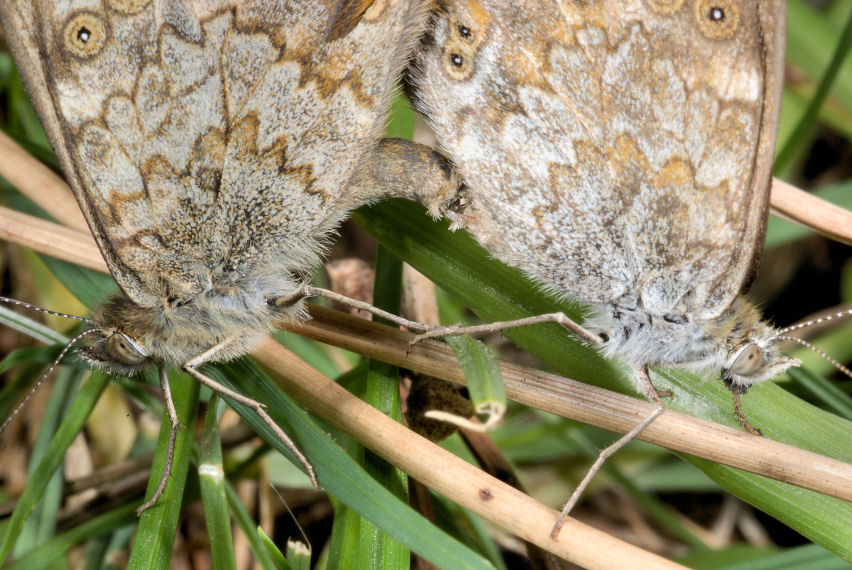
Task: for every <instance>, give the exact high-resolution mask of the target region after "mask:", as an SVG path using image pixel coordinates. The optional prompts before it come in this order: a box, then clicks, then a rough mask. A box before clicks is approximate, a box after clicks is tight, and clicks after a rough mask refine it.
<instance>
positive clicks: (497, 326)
mask: <svg viewBox="0 0 852 570" xmlns="http://www.w3.org/2000/svg"><path fill="white" fill-rule="evenodd" d="M549 322H554V323H559V324H560V325H562V326H564V327H565V328H567V329H568V330H569V331H571V332H572V333H574V334H575V335H576V336H577V337H579V338H580V339H581V340H584V341H586V342H588V343H589V344H591V345H594V346H597V345H599V344H600V343H601V338H600V337H599V336H598V335H596V334H595V333H593V332H591V331H589V330H586V329H585V328H583V327H582V326H580V325H578V324H577V323H575V322H574V321H573V320H571V319H570V318H569V317H567V316H566V315H565V313H548V314H546V315H536V316H534V317H526V318H523V319H516V320H513V321H499V322H495V323H488V324H485V325H473V326H469V327H464V326H460V325H449V326H446V327H435V328H432V329H431V330H428V331H426V332H424V333H421V334H418V335H417V336H415V337H414V339H413V340H412V341H411V344H416V343H418V342H420V341H421V340H425V339H427V338H436V337H441V336H448V335H457V334H480V333H486V332H496V331H501V330H504V329H511V328H516V327H525V326H528V325H536V324H538V323H549Z"/></svg>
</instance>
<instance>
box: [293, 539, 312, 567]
mask: <svg viewBox="0 0 852 570" xmlns="http://www.w3.org/2000/svg"><path fill="white" fill-rule="evenodd" d="M287 562H289V563H290V568H292V569H293V570H310V569H311V552H310V550H308V547H307V546H305V543H304V542H300V541H298V540H293V539H290V540H288V541H287Z"/></svg>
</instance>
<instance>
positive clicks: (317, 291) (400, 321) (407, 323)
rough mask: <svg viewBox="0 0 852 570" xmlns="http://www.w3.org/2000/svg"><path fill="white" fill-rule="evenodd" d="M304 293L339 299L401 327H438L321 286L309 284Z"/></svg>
mask: <svg viewBox="0 0 852 570" xmlns="http://www.w3.org/2000/svg"><path fill="white" fill-rule="evenodd" d="M302 294H303V295H304V296H305V297H325V298H326V299H330V300H332V301H337V302H338V303H342V304H344V305H348V306H350V307H354V308H356V309H360V310H362V311H367V312H368V313H370V314H372V315H376V316H377V317H381V318H383V319H387V320H388V321H390V322H392V323H394V324H397V325H399V326H401V327H405V328H407V329H409V330H415V331H428V330H431V329H433V328H436V327H435V326H434V325H427V324H426V323H418V322H417V321H411V320H408V319H405V318H403V317H399V316H397V315H394V314H393V313H390V312H388V311H385V310H383V309H380V308H378V307H374V306H373V305H371V304H370V303H366V302H364V301H359V300H358V299H353V298H352V297H347V296H346V295H341V294H340V293H335V292H334V291H331V290H329V289H323V288H321V287H313V286H310V285H309V286H307V287H305V288H304V289H302Z"/></svg>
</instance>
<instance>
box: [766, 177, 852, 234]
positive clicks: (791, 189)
mask: <svg viewBox="0 0 852 570" xmlns="http://www.w3.org/2000/svg"><path fill="white" fill-rule="evenodd" d="M771 206H772V213H773V214H775V215H776V216H778V217H781V218H784V219H787V220H790V221H791V222H795V223H797V224H799V225H800V226H805V227H806V228H811V229H812V230H814V231H817V232H819V233H821V234H822V235H824V236H826V237H827V238H829V239H833V240H834V241H839V242H840V243H845V244H846V245H852V213H850V212H849V211H848V210H845V209H843V208H841V207H840V206H835V205H834V204H831V203H829V202H826V201H825V200H822V199H821V198H817V197H816V196H814V195H813V194H809V193H807V192H805V191H803V190H799V189H798V188H796V187H795V186H792V185H790V184H787V183H786V182H784V181H783V180H778V179H777V178H773V180H772V201H771Z"/></svg>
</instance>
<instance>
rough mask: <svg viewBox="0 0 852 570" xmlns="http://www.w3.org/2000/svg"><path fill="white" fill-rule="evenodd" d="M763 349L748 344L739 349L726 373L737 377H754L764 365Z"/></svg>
mask: <svg viewBox="0 0 852 570" xmlns="http://www.w3.org/2000/svg"><path fill="white" fill-rule="evenodd" d="M764 356H765V354H764V352H763V349H762V348H760V347H759V346H757V345H756V344H754V343H749V344H746V345H745V346H743V347H742V348H740V349H739V354H737V356H736V357H735V358H734V362H733V363H732V364H731V366H730V367H729V368H728V372H730V373H732V374H736V375H737V376H754V375H755V374H757V373H758V372H759V371H760V369H761V368H763V366H764V364H765V359H764Z"/></svg>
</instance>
